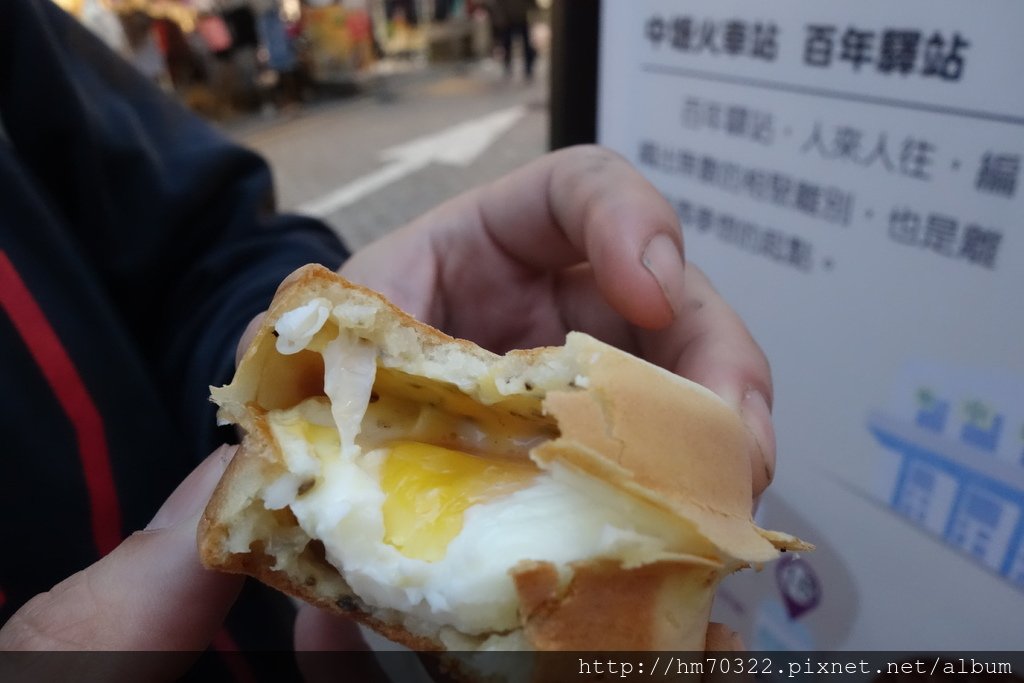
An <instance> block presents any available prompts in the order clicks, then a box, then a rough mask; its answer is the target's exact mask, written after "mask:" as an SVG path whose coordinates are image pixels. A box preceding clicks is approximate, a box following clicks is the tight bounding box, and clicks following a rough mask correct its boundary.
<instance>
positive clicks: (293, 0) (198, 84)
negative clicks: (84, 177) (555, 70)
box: [55, 0, 550, 248]
mask: <svg viewBox="0 0 1024 683" xmlns="http://www.w3.org/2000/svg"><path fill="white" fill-rule="evenodd" d="M55 1H56V2H57V3H58V4H59V5H61V6H62V7H63V8H64V9H65V10H67V11H69V12H70V13H72V14H74V15H75V16H76V17H78V18H79V19H80V20H81V21H82V23H83V24H85V25H86V26H87V27H88V28H90V29H91V30H93V32H94V33H96V34H97V35H98V36H99V37H100V38H102V39H103V40H104V41H105V42H106V43H107V44H108V45H109V46H110V47H111V48H113V49H114V50H116V51H118V52H120V53H121V54H122V55H123V56H124V57H125V58H126V59H127V60H128V61H129V62H131V63H132V64H133V65H134V66H135V67H136V68H137V69H138V70H139V71H140V72H141V73H142V74H143V75H145V76H146V77H147V78H149V79H151V80H152V81H154V82H155V83H156V84H158V85H159V86H160V87H161V88H163V89H165V90H166V91H168V92H170V93H172V94H174V95H175V96H176V97H177V98H178V99H179V100H180V101H181V102H182V104H184V105H185V106H187V107H189V108H191V109H193V110H195V111H196V112H198V113H199V114H201V115H202V116H204V117H206V118H207V119H208V120H210V121H211V122H212V123H213V124H214V125H216V126H218V127H220V128H221V129H222V130H224V131H225V132H226V133H227V134H229V135H230V136H232V137H234V138H235V139H237V140H239V141H241V142H242V143H243V144H245V145H247V146H249V147H251V148H253V149H255V150H257V151H259V152H260V153H261V154H262V155H263V156H264V157H265V158H266V159H267V160H268V161H269V162H270V164H271V167H272V169H273V172H274V178H275V186H276V190H277V200H278V206H279V208H280V209H281V210H285V211H297V212H302V213H307V214H312V215H316V216H319V217H321V218H323V219H325V220H326V221H327V222H328V223H329V224H330V225H332V226H333V227H334V228H335V229H336V230H337V231H338V232H339V233H340V234H341V235H342V237H343V238H344V239H345V240H346V242H347V243H348V245H349V246H350V247H351V248H358V247H360V246H363V245H364V244H366V243H367V242H369V241H372V240H373V239H374V238H376V237H379V236H381V235H383V234H384V233H386V232H388V231H390V230H392V229H394V228H396V227H399V226H401V225H402V224H404V223H406V222H407V221H409V220H410V219H412V218H414V217H416V216H417V215H419V214H421V213H423V212H424V211H426V210H428V209H430V208H431V207H433V206H436V205H437V204H439V203H441V202H442V201H444V200H445V199H448V198H450V197H452V196H454V195H456V194H458V193H459V192H461V191H463V190H466V189H469V188H471V187H475V186H477V185H480V184H482V183H484V182H486V181H488V180H491V179H494V178H497V177H499V176H501V175H503V174H504V173H506V172H507V171H509V170H511V169H513V168H516V167H518V166H521V165H522V164H524V163H526V162H527V161H529V160H531V159H533V158H535V157H537V156H539V155H541V154H543V152H544V151H545V149H546V147H547V134H548V130H547V121H548V108H547V104H548V103H547V65H548V59H547V53H548V49H547V48H548V44H549V40H550V38H549V36H550V32H549V30H548V7H549V5H550V2H544V0H540V1H539V2H534V1H532V0H477V1H476V2H473V1H472V0H55ZM520 12H522V13H525V15H526V17H527V21H526V26H527V29H528V33H527V35H528V36H529V44H528V45H527V44H525V43H524V42H523V41H522V39H521V38H520V36H519V35H514V34H513V32H512V30H511V23H510V22H514V18H511V19H510V17H509V16H508V15H509V13H511V14H513V15H514V14H517V13H520ZM506 32H508V36H507V38H506ZM528 50H529V51H531V52H534V53H535V54H536V58H535V60H533V61H534V63H533V65H532V69H531V71H532V73H527V67H526V59H525V56H526V52H527V51H528ZM506 52H507V53H508V54H509V55H510V58H509V59H506Z"/></svg>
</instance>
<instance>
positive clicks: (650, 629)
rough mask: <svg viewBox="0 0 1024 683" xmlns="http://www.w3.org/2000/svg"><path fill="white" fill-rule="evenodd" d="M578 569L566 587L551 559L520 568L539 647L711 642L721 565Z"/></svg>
mask: <svg viewBox="0 0 1024 683" xmlns="http://www.w3.org/2000/svg"><path fill="white" fill-rule="evenodd" d="M573 570H574V571H573V576H572V579H571V581H570V582H569V584H568V585H567V586H566V587H565V588H564V589H560V587H559V579H558V572H557V570H556V569H555V567H554V566H552V565H551V564H550V563H547V562H535V563H529V564H526V565H524V566H521V567H519V568H517V569H516V570H514V571H513V575H512V576H513V580H514V581H515V585H516V590H517V591H518V593H519V596H520V605H521V611H522V618H523V621H524V630H525V632H526V637H527V639H528V640H529V641H530V643H531V644H532V645H533V646H534V648H535V649H538V650H561V651H565V650H578V651H587V650H597V651H604V650H633V651H639V650H671V651H699V650H702V649H703V648H704V642H705V634H706V631H707V623H708V615H709V614H710V612H711V598H712V596H713V588H714V586H715V584H717V583H718V580H719V579H720V578H721V568H720V567H715V566H713V565H711V564H708V563H704V564H701V563H686V562H677V561H663V562H655V563H652V564H647V565H643V566H641V567H634V568H631V569H624V568H623V567H621V566H620V565H619V564H618V563H616V562H610V561H602V562H590V563H586V564H580V565H575V566H574V567H573Z"/></svg>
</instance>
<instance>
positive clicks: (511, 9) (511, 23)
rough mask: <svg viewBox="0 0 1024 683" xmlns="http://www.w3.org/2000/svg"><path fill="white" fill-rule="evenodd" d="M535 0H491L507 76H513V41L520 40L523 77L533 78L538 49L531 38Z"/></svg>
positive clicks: (492, 14) (492, 16)
mask: <svg viewBox="0 0 1024 683" xmlns="http://www.w3.org/2000/svg"><path fill="white" fill-rule="evenodd" d="M535 7H536V3H535V1H534V0H491V18H492V20H493V21H494V27H495V33H496V34H497V36H498V40H499V42H500V44H501V47H502V49H503V50H504V60H505V77H506V78H511V77H512V43H513V42H514V41H518V42H519V44H520V46H521V49H522V52H523V77H524V78H525V79H526V80H527V81H532V80H533V62H534V60H536V58H537V50H536V48H534V46H533V41H532V40H531V38H530V11H531V10H533V9H534V8H535Z"/></svg>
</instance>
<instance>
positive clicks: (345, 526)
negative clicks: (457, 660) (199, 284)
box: [262, 299, 708, 637]
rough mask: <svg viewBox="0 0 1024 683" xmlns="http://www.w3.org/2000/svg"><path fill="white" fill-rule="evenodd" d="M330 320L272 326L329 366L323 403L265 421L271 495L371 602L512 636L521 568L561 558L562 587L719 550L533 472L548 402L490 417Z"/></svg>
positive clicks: (562, 471) (568, 473) (286, 320)
mask: <svg viewBox="0 0 1024 683" xmlns="http://www.w3.org/2000/svg"><path fill="white" fill-rule="evenodd" d="M333 315H334V313H332V311H331V308H330V304H329V303H328V302H327V301H326V300H325V299H314V300H313V301H310V302H308V303H306V304H304V305H303V306H301V307H299V308H297V309H295V310H293V311H290V312H288V313H286V314H284V315H282V316H281V317H280V319H279V320H278V322H277V324H276V327H275V332H276V333H277V337H278V338H277V342H276V346H277V352H278V353H280V354H284V355H289V354H295V353H298V352H300V351H307V350H311V351H314V352H316V353H319V354H320V355H321V356H322V358H323V395H317V396H312V397H309V398H306V399H305V400H303V401H301V402H299V403H298V404H296V405H293V406H290V407H283V408H278V409H274V410H269V411H268V412H267V413H266V415H265V419H266V423H267V424H268V426H269V429H270V433H271V434H272V437H273V440H274V442H275V443H276V444H277V447H278V449H279V451H280V455H281V457H282V458H283V460H284V464H285V465H286V470H287V471H286V472H284V473H282V474H281V475H280V476H278V477H277V478H275V479H274V480H272V481H271V482H270V483H268V484H267V485H266V486H265V487H264V490H263V491H262V497H263V504H264V505H265V507H266V508H267V509H269V510H288V511H290V513H291V514H292V515H294V517H295V519H296V520H297V523H298V525H299V527H300V528H301V529H302V530H303V531H304V532H305V534H307V535H308V536H309V538H311V539H315V540H318V541H320V542H321V543H322V544H323V548H324V555H325V558H326V560H327V561H328V562H329V563H330V564H331V565H332V566H333V567H334V568H336V569H337V571H338V572H339V573H340V574H341V576H342V577H343V578H344V579H345V581H346V582H347V583H348V585H349V586H350V587H351V588H352V590H353V591H354V592H355V594H356V595H357V596H358V597H359V598H360V599H361V600H362V601H363V602H364V603H366V604H367V605H370V606H372V607H374V608H378V609H393V610H396V611H398V612H399V613H401V614H403V615H405V618H406V625H407V626H414V625H415V622H416V620H422V621H423V622H427V623H430V624H433V625H439V626H442V627H447V628H449V629H453V630H454V631H455V632H456V633H457V634H461V635H465V636H479V635H483V634H504V633H509V632H512V631H514V630H515V629H516V628H517V627H518V626H519V619H518V615H517V606H518V599H517V595H516V591H515V586H514V584H513V580H512V577H511V576H510V570H512V569H513V568H514V567H516V566H517V565H519V564H520V563H522V562H550V563H553V564H554V565H555V566H556V567H557V568H558V572H559V577H560V579H561V581H562V582H563V584H567V583H568V581H569V580H570V579H571V577H572V566H573V563H576V562H582V561H589V560H593V559H595V558H611V559H615V560H617V561H619V562H621V563H622V564H623V566H626V567H629V566H638V565H640V564H643V563H646V562H651V561H654V560H656V559H658V558H661V557H668V556H678V555H679V554H680V553H686V554H691V553H694V552H695V551H696V552H701V551H708V547H707V544H706V543H705V542H703V541H702V539H701V538H700V537H699V536H698V535H697V534H695V532H694V531H693V529H692V528H690V527H689V526H687V525H686V524H684V523H682V522H681V521H680V520H679V519H678V518H677V517H676V516H673V515H671V514H669V513H668V512H666V511H664V510H662V509H661V508H659V507H656V506H655V505H653V504H652V503H650V502H648V501H645V500H642V499H640V498H637V497H633V496H629V495H623V493H622V492H621V491H619V490H616V489H613V488H612V486H611V485H609V484H606V483H604V482H602V481H601V480H600V479H597V478H595V477H592V476H587V475H585V474H584V473H582V472H579V471H577V470H575V469H573V468H572V467H570V466H568V465H564V464H559V463H554V464H550V465H547V466H545V468H544V469H542V468H540V467H538V465H537V464H536V463H535V462H533V461H532V460H531V459H530V457H529V452H530V449H531V448H532V447H533V446H535V445H536V444H538V443H542V442H544V441H546V440H549V439H551V438H554V437H555V436H557V428H556V426H555V425H554V424H553V423H551V422H550V421H548V420H546V419H545V418H544V416H543V414H542V413H541V411H540V409H539V405H530V404H524V403H522V401H520V403H511V404H508V405H503V404H496V405H493V406H487V405H483V404H481V403H479V402H478V401H475V400H473V399H471V398H469V397H468V396H466V395H465V394H464V393H463V392H461V391H460V389H459V387H456V386H453V385H450V384H446V383H444V382H441V381H437V380H428V379H425V378H423V377H416V376H411V375H407V374H405V373H402V372H399V371H397V370H393V369H389V368H385V367H382V366H381V365H380V363H379V359H378V358H377V357H376V353H375V350H374V346H373V345H372V344H369V343H367V342H366V341H365V340H363V339H360V338H359V336H358V334H357V332H354V331H353V330H352V329H351V323H350V328H349V329H340V328H339V326H338V325H336V324H334V323H333V322H332V316H333ZM353 315H354V314H353V312H352V310H346V311H345V317H346V320H348V321H351V320H352V318H353ZM499 637H500V636H499Z"/></svg>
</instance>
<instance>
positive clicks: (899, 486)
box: [868, 393, 1024, 590]
mask: <svg viewBox="0 0 1024 683" xmlns="http://www.w3.org/2000/svg"><path fill="white" fill-rule="evenodd" d="M918 399H919V400H918V411H917V414H916V416H915V419H914V420H913V421H909V420H907V419H899V418H896V417H893V416H891V415H888V414H885V413H882V412H875V413H872V414H871V415H870V416H869V418H868V428H869V429H870V431H871V433H872V435H873V436H874V437H875V439H876V440H877V441H878V442H879V443H880V444H881V445H882V446H884V447H885V448H886V449H888V450H889V451H891V452H893V453H895V454H896V455H897V456H898V457H899V458H900V460H899V464H898V469H897V476H896V482H895V485H894V486H893V487H892V491H891V496H890V499H889V500H888V501H887V502H888V503H889V505H890V506H891V507H892V508H893V509H894V510H895V511H896V512H898V513H899V514H900V515H902V516H904V517H905V518H907V519H908V520H910V521H912V522H914V523H915V524H917V525H919V526H921V527H922V528H924V529H926V530H928V531H929V532H930V533H932V534H934V535H936V536H938V537H940V538H942V539H943V540H944V541H945V542H946V543H948V544H949V545H951V546H954V547H956V548H958V549H959V550H961V551H962V552H963V553H965V554H966V555H968V556H970V557H972V558H973V559H974V560H976V561H977V562H979V563H981V564H983V565H984V566H986V567H988V568H989V569H990V570H992V571H994V572H996V573H998V574H1000V575H1002V576H1003V577H1005V578H1006V579H1007V580H1008V581H1010V582H1012V583H1014V584H1016V585H1017V586H1019V587H1020V588H1021V589H1022V590H1024V467H1021V466H1020V464H1018V463H1014V462H1009V461H1007V460H1005V459H1000V458H998V457H996V455H995V454H996V451H997V450H998V449H999V446H1000V439H1002V438H1006V436H1007V434H1006V432H1007V430H1006V429H1004V425H1005V422H1006V420H1005V417H1004V416H1003V415H1002V414H999V413H997V412H994V411H992V410H988V411H987V412H986V411H985V410H983V408H982V407H979V406H980V404H979V405H971V404H968V406H967V411H966V412H967V418H968V419H967V421H966V423H965V424H964V425H963V427H962V428H961V429H959V430H958V431H957V432H956V433H955V434H954V435H952V436H951V435H950V430H948V429H947V426H948V425H947V420H948V419H949V415H950V402H949V401H947V400H943V399H941V398H938V397H936V396H934V395H932V394H931V393H924V394H919V396H918Z"/></svg>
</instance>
